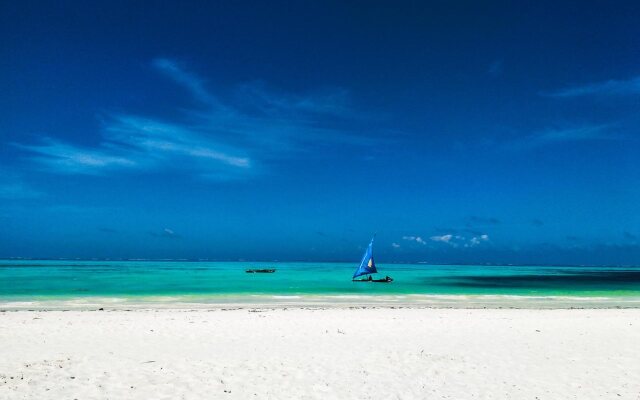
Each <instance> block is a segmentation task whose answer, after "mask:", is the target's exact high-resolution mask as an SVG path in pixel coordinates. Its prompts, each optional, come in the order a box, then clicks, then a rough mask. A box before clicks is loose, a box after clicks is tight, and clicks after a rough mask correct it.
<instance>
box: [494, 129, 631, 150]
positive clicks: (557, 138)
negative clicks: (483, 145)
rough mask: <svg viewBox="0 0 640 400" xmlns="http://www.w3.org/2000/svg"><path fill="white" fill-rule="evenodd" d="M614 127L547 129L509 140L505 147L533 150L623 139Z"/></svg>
mask: <svg viewBox="0 0 640 400" xmlns="http://www.w3.org/2000/svg"><path fill="white" fill-rule="evenodd" d="M612 129H613V125H610V124H606V125H585V126H579V127H571V128H561V129H555V128H551V129H545V130H541V131H539V132H535V133H533V134H531V135H529V136H524V137H521V138H517V139H514V140H512V141H510V142H507V143H506V144H505V147H506V148H507V149H510V150H531V149H536V148H539V147H544V146H550V145H554V144H560V143H569V142H588V141H603V140H620V139H622V136H620V135H618V134H615V133H613V132H612Z"/></svg>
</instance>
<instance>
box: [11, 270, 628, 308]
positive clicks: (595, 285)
mask: <svg viewBox="0 0 640 400" xmlns="http://www.w3.org/2000/svg"><path fill="white" fill-rule="evenodd" d="M356 266H357V265H356V263H307V262H304V263H302V262H286V263H285V262H277V263H276V262H274V263H255V262H203V261H197V262H192V261H64V260H55V261H40V260H38V261H35V260H19V261H15V260H0V302H8V301H31V300H39V301H41V300H46V299H58V300H60V299H77V298H91V297H102V298H104V297H113V298H116V297H117V298H147V297H148V298H151V297H185V298H192V299H209V300H211V299H214V300H215V299H219V300H220V299H224V298H235V299H238V298H243V297H254V296H267V297H271V298H280V297H282V298H294V297H296V296H299V297H305V296H336V297H340V298H346V299H348V298H350V297H356V296H358V297H361V296H373V297H375V296H387V297H389V296H391V297H393V296H395V297H398V296H407V295H427V296H457V295H467V296H474V295H498V296H501V295H507V296H536V297H539V296H543V297H544V296H568V297H571V296H575V297H580V298H588V297H615V298H623V297H633V298H640V267H639V266H636V267H584V266H580V267H577V266H573V267H570V266H485V265H428V264H378V270H379V271H380V274H379V275H380V276H381V277H382V276H384V275H389V276H391V277H393V278H394V282H392V283H389V284H383V283H358V282H352V281H351V274H352V273H353V271H354V270H355V268H356ZM268 267H271V268H276V269H277V272H276V273H273V274H247V273H245V269H246V268H268Z"/></svg>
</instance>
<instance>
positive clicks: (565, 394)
mask: <svg viewBox="0 0 640 400" xmlns="http://www.w3.org/2000/svg"><path fill="white" fill-rule="evenodd" d="M639 360H640V309H624V310H622V309H585V310H566V309H565V310H522V309H519V310H505V309H502V310H500V309H486V310H484V309H474V310H470V309H412V308H403V309H390V308H376V309H348V308H332V309H303V308H296V309H282V308H278V309H237V310H229V311H224V310H221V309H212V310H195V311H186V310H135V311H109V310H107V311H66V312H63V311H46V312H37V311H35V312H34V311H16V312H1V313H0V399H181V398H184V399H205V398H207V399H209V398H228V399H249V398H260V399H263V398H270V399H307V398H308V399H334V398H338V399H366V398H371V399H427V398H433V399H436V398H437V399H441V398H450V399H478V398H480V399H482V398H484V399H505V398H513V399H569V398H576V399H596V398H604V399H635V400H637V399H640V361H639Z"/></svg>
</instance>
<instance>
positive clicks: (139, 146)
mask: <svg viewBox="0 0 640 400" xmlns="http://www.w3.org/2000/svg"><path fill="white" fill-rule="evenodd" d="M152 66H153V67H154V69H156V70H157V71H159V72H160V73H162V75H164V76H166V77H169V78H170V79H171V80H173V81H174V82H176V83H177V84H178V85H179V86H181V87H184V88H185V89H186V90H187V92H188V93H190V94H191V96H192V97H193V98H194V99H195V100H197V101H198V102H199V103H200V104H201V105H204V106H205V107H204V108H200V109H191V110H186V111H185V113H184V114H185V118H184V119H183V120H180V121H163V120H160V119H158V118H153V117H144V116H138V115H135V114H127V113H123V114H117V115H109V116H107V117H106V118H104V120H103V126H102V130H101V137H100V140H99V142H98V144H97V145H96V146H93V147H87V146H79V145H75V144H73V143H67V142H63V141H61V140H57V139H53V138H51V137H44V138H42V139H41V141H40V142H39V143H35V144H34V143H30V144H23V143H16V144H14V145H15V146H16V147H17V148H19V149H21V150H23V151H24V152H25V153H26V154H27V158H28V159H29V160H31V161H32V162H34V163H36V164H38V165H41V166H43V167H45V168H46V169H47V170H51V171H54V172H59V173H68V174H106V173H108V172H112V171H128V170H140V171H152V170H162V169H171V170H175V169H179V170H184V171H189V172H191V173H192V174H195V175H197V176H200V177H204V178H209V179H237V178H243V177H248V176H252V175H255V174H256V173H258V171H260V170H261V168H259V167H264V165H265V164H266V163H268V162H270V161H272V160H276V159H280V158H282V157H291V155H292V154H294V153H300V152H305V151H309V152H310V150H311V149H316V150H317V149H318V147H319V146H323V145H325V144H335V143H341V144H344V145H345V146H358V147H361V146H368V145H371V144H374V143H376V141H374V140H372V139H371V138H370V137H366V136H363V135H359V134H355V133H353V132H350V131H348V130H347V129H345V128H344V127H343V126H344V125H343V124H342V122H343V121H344V120H345V118H346V119H348V118H349V117H350V112H351V111H350V108H349V100H348V97H349V96H348V93H347V92H346V91H344V90H330V91H326V92H324V93H321V94H316V95H314V96H300V95H293V94H286V93H276V92H274V91H270V90H267V89H266V87H265V85H261V84H250V85H243V86H241V87H240V88H239V89H238V90H237V91H236V95H235V97H234V100H235V102H234V103H229V102H223V101H221V100H220V99H219V98H218V97H216V96H214V95H213V94H212V93H211V92H209V91H208V90H207V88H206V81H205V80H204V79H202V78H200V77H199V76H198V75H196V74H194V73H192V72H190V71H188V70H186V69H185V68H183V67H182V66H181V65H180V64H179V63H177V62H175V61H173V60H170V59H164V58H160V59H156V60H153V62H152ZM312 154H315V156H316V157H319V156H321V155H322V154H323V153H322V152H318V151H314V152H313V153H312Z"/></svg>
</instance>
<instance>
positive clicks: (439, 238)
mask: <svg viewBox="0 0 640 400" xmlns="http://www.w3.org/2000/svg"><path fill="white" fill-rule="evenodd" d="M429 239H431V240H433V241H434V242H443V243H449V242H451V239H453V235H451V234H448V235H440V236H431V237H430V238H429Z"/></svg>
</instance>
